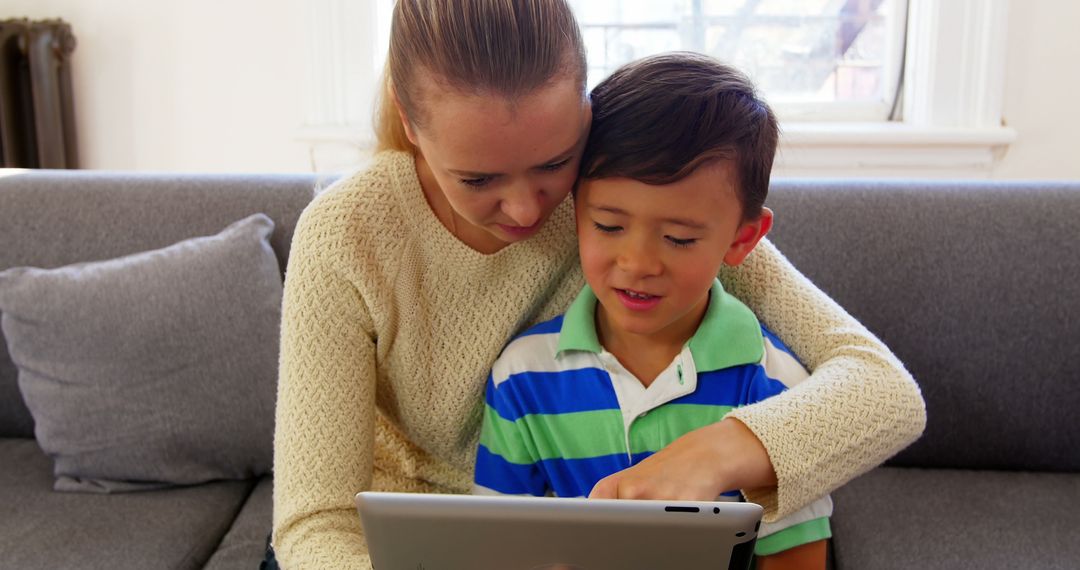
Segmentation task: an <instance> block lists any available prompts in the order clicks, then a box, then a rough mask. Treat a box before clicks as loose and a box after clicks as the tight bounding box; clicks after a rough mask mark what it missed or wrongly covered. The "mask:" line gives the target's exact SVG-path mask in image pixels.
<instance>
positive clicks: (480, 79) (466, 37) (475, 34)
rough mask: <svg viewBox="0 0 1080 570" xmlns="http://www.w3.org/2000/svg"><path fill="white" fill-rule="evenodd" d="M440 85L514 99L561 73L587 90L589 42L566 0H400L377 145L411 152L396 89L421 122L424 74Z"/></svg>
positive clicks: (385, 76) (378, 112) (380, 107)
mask: <svg viewBox="0 0 1080 570" xmlns="http://www.w3.org/2000/svg"><path fill="white" fill-rule="evenodd" d="M421 70H423V71H424V72H426V73H427V74H428V76H429V77H430V78H432V79H433V80H434V82H435V83H436V84H437V85H439V86H440V87H446V88H451V89H455V90H458V91H460V92H462V93H488V94H497V95H500V96H504V97H506V98H507V99H510V100H513V99H515V98H518V97H521V96H524V95H528V94H529V93H532V92H533V91H535V90H536V89H538V88H540V87H542V86H544V85H545V84H547V83H549V82H550V81H551V80H552V79H555V78H557V77H562V76H569V77H572V78H573V79H574V80H575V81H577V82H578V83H579V84H580V86H581V91H582V95H583V96H584V91H585V73H586V68H585V47H584V45H583V43H582V41H581V33H580V31H579V30H578V25H577V21H576V20H575V19H574V15H573V12H572V11H571V10H570V6H569V5H567V3H566V1H565V0H397V2H396V3H395V6H394V15H393V21H392V23H391V32H390V50H389V53H388V55H387V58H386V69H385V71H384V72H383V79H382V83H383V85H382V92H381V95H380V98H379V103H378V106H377V108H376V115H375V136H376V140H377V150H388V149H393V150H412V149H413V146H412V143H410V142H409V139H408V137H406V135H405V128H404V126H403V125H402V124H401V118H400V117H399V116H398V112H397V108H396V107H395V106H394V95H396V96H397V100H398V101H399V102H400V104H401V106H402V108H403V109H404V110H405V114H406V115H407V116H408V118H409V121H410V122H411V123H412V124H413V125H422V124H423V122H424V120H425V118H426V115H425V112H424V106H423V104H424V102H425V101H423V95H424V94H423V93H421V90H420V89H419V87H418V82H417V80H416V79H417V72H418V71H421Z"/></svg>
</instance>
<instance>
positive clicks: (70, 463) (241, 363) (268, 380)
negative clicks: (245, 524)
mask: <svg viewBox="0 0 1080 570" xmlns="http://www.w3.org/2000/svg"><path fill="white" fill-rule="evenodd" d="M273 229H274V222H273V221H272V220H271V219H270V218H269V217H267V216H265V215H263V214H255V215H253V216H250V217H248V218H245V219H243V220H241V221H239V222H236V223H234V224H232V225H231V226H229V227H228V228H225V230H223V231H222V232H221V233H219V234H217V235H214V236H209V237H200V238H194V239H190V240H186V241H182V242H180V243H177V244H174V245H171V246H169V247H166V248H163V249H159V250H154V251H147V252H143V253H137V254H133V255H128V256H125V257H120V258H117V259H111V260H108V261H97V262H91V263H79V264H75V265H69V266H66V267H60V268H57V269H37V268H32V267H16V268H12V269H8V270H6V271H3V272H0V313H2V317H0V325H2V326H3V331H4V336H5V337H6V338H7V343H8V350H9V352H10V353H11V359H12V360H13V361H14V362H15V365H16V366H17V367H18V370H19V388H20V390H21V391H22V394H23V398H24V399H25V401H26V405H27V407H28V408H29V409H30V413H31V414H32V415H33V417H34V423H35V433H36V436H37V441H38V444H39V445H40V446H41V448H42V449H43V450H44V451H45V452H46V453H48V454H49V455H50V456H52V457H53V459H54V461H55V474H56V477H57V479H56V483H55V485H54V488H55V489H56V490H58V491H88V492H101V493H109V492H119V491H133V490H141V489H151V488H157V487H162V486H167V485H186V484H195V483H202V482H205V481H210V480H214V479H240V478H248V477H253V476H257V475H261V474H264V473H268V472H269V471H270V467H271V464H272V461H271V458H272V444H273V429H274V428H273V420H274V398H275V385H276V379H277V356H278V327H279V323H280V318H281V289H282V287H281V274H280V272H279V268H278V263H277V259H276V258H275V257H274V252H273V250H272V249H271V247H270V243H269V241H268V240H269V237H270V234H271V233H272V232H273Z"/></svg>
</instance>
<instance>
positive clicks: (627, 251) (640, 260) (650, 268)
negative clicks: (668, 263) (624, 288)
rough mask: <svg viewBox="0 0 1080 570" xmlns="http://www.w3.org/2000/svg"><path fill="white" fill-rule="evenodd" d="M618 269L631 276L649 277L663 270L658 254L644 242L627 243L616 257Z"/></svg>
mask: <svg viewBox="0 0 1080 570" xmlns="http://www.w3.org/2000/svg"><path fill="white" fill-rule="evenodd" d="M617 264H618V267H619V269H621V270H622V271H624V272H625V273H626V274H627V275H628V276H630V277H633V278H640V277H651V276H655V275H659V274H660V273H661V272H662V271H663V264H662V263H661V262H660V256H659V255H657V252H656V251H655V249H654V248H652V247H649V246H647V245H644V244H633V243H631V244H627V246H626V247H624V248H623V249H622V251H621V252H620V253H619V257H618V259H617Z"/></svg>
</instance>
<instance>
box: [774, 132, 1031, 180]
mask: <svg viewBox="0 0 1080 570" xmlns="http://www.w3.org/2000/svg"><path fill="white" fill-rule="evenodd" d="M781 131H782V134H781V137H780V149H779V152H778V153H777V159H776V164H775V168H774V175H777V176H868V177H908V178H910V177H927V178H941V177H969V178H988V177H990V175H991V174H992V172H993V167H994V165H995V164H996V163H997V162H998V161H999V160H1000V158H1001V156H1002V155H1003V154H1004V152H1005V151H1006V150H1007V148H1008V145H1009V144H1010V143H1012V142H1013V141H1015V140H1016V136H1017V133H1016V131H1015V130H1014V129H1011V128H1009V127H991V128H954V127H924V126H912V125H906V124H903V123H846V124H845V123H785V124H783V125H781Z"/></svg>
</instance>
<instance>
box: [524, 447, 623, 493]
mask: <svg viewBox="0 0 1080 570" xmlns="http://www.w3.org/2000/svg"><path fill="white" fill-rule="evenodd" d="M540 464H541V465H540V468H541V469H542V470H543V472H544V476H545V477H547V480H548V483H550V484H551V489H552V491H554V492H555V495H556V496H559V497H588V496H589V493H590V492H592V488H593V487H595V486H596V483H597V481H599V480H601V479H603V478H604V477H607V476H608V475H611V474H612V473H616V472H619V471H622V470H623V469H626V468H627V467H629V466H630V464H629V463H628V462H627V460H626V454H625V453H615V454H612V455H602V456H600V457H589V458H585V459H546V460H544V461H541V462H540Z"/></svg>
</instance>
